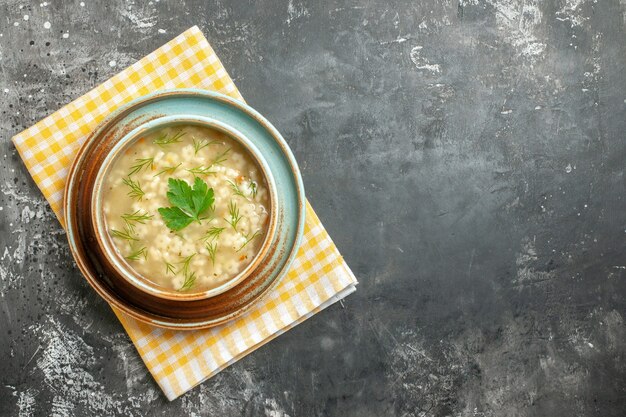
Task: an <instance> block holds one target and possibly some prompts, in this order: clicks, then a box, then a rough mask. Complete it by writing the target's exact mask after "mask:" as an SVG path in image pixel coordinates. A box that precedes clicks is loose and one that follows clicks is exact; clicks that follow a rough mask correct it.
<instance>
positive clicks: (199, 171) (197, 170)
mask: <svg viewBox="0 0 626 417" xmlns="http://www.w3.org/2000/svg"><path fill="white" fill-rule="evenodd" d="M211 167H212V165H210V166H208V167H203V166H202V165H200V166H197V167H194V168H190V169H188V170H187V171H188V172H191V173H192V174H195V175H214V174H216V172H215V171H211Z"/></svg>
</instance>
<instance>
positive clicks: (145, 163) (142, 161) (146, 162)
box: [128, 158, 154, 177]
mask: <svg viewBox="0 0 626 417" xmlns="http://www.w3.org/2000/svg"><path fill="white" fill-rule="evenodd" d="M148 167H151V168H152V169H154V158H139V159H135V165H133V166H131V167H130V172H129V173H128V176H129V177H130V176H131V175H133V174H136V173H138V172H141V170H142V169H148Z"/></svg>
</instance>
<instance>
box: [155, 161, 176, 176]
mask: <svg viewBox="0 0 626 417" xmlns="http://www.w3.org/2000/svg"><path fill="white" fill-rule="evenodd" d="M182 164H183V163H182V162H181V163H179V164H178V165H173V166H171V167H164V168H163V169H162V170H160V171H159V172H157V173H156V174H154V176H155V177H158V176H159V175H161V174H165V173H168V174H170V175H172V174H173V173H174V172H175V171H176V170H177V169H178V167H179V166H181V165H182Z"/></svg>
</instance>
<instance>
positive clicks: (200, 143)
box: [193, 138, 218, 155]
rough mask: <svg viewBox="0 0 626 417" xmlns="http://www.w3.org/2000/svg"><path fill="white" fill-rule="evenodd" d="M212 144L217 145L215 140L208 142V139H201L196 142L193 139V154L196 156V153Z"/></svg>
mask: <svg viewBox="0 0 626 417" xmlns="http://www.w3.org/2000/svg"><path fill="white" fill-rule="evenodd" d="M214 143H218V141H217V140H212V141H209V140H208V139H202V140H196V139H195V138H194V139H193V149H194V151H195V152H194V154H195V155H197V154H198V152H200V150H201V149H202V148H206V147H207V146H209V145H213V144H214Z"/></svg>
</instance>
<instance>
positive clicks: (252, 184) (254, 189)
mask: <svg viewBox="0 0 626 417" xmlns="http://www.w3.org/2000/svg"><path fill="white" fill-rule="evenodd" d="M258 191H259V190H258V189H257V183H256V181H250V193H251V194H252V198H256V193H257V192H258Z"/></svg>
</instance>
